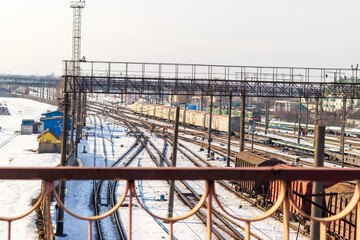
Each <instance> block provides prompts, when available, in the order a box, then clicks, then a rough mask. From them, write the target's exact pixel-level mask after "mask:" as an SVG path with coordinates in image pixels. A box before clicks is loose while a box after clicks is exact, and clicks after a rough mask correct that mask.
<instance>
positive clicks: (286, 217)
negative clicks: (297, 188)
mask: <svg viewBox="0 0 360 240" xmlns="http://www.w3.org/2000/svg"><path fill="white" fill-rule="evenodd" d="M289 184H290V183H288V182H285V181H282V191H284V192H285V198H284V202H283V218H284V219H283V225H284V240H288V239H289V230H290V229H289V228H290V227H289V225H290V200H289V191H288V190H289Z"/></svg>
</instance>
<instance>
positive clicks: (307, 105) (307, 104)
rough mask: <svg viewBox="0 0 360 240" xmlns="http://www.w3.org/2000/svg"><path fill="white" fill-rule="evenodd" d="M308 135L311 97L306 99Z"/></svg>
mask: <svg viewBox="0 0 360 240" xmlns="http://www.w3.org/2000/svg"><path fill="white" fill-rule="evenodd" d="M305 100H306V135H307V133H308V127H309V99H306V98H305Z"/></svg>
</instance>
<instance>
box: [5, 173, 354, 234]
mask: <svg viewBox="0 0 360 240" xmlns="http://www.w3.org/2000/svg"><path fill="white" fill-rule="evenodd" d="M359 178H360V169H334V168H311V169H310V168H281V167H262V168H210V169H209V168H206V169H205V168H203V169H197V168H80V167H61V168H4V167H2V168H0V179H2V180H34V179H40V180H43V181H44V186H45V191H42V194H41V196H40V197H39V200H38V202H37V203H36V204H35V205H34V207H33V208H32V209H30V210H29V211H28V212H26V213H24V214H22V215H20V216H17V217H11V218H9V217H4V216H2V217H0V220H1V221H7V222H8V239H11V230H12V229H11V223H12V222H13V221H16V220H18V219H20V218H23V217H25V216H26V215H28V214H30V213H31V212H32V211H34V210H35V209H36V208H37V207H38V206H39V205H40V202H41V201H42V200H43V199H44V197H45V196H47V198H46V199H47V200H48V201H50V199H51V197H50V196H51V194H53V195H54V196H55V199H56V201H57V202H58V205H59V206H60V207H61V208H63V209H64V210H65V211H67V212H68V213H69V214H70V215H72V216H74V217H76V218H80V219H83V220H85V221H88V222H89V231H88V234H89V236H88V238H89V239H91V237H92V234H91V231H92V222H93V221H95V220H99V219H102V218H105V217H107V216H109V215H110V214H112V213H113V212H114V211H116V210H117V209H118V208H119V207H120V206H121V204H122V203H123V202H124V200H125V198H126V197H128V198H129V206H128V207H129V226H128V230H129V232H128V236H129V239H131V236H132V231H133V227H132V214H131V213H132V212H131V209H132V207H133V206H134V204H133V200H135V201H138V204H139V205H140V206H141V207H143V208H144V206H143V205H142V203H141V201H140V200H139V198H138V195H137V194H136V187H135V183H134V181H135V180H202V181H205V182H206V187H205V190H204V192H203V194H202V197H201V199H200V201H199V202H198V203H197V205H196V206H195V207H194V208H193V209H192V210H190V211H189V213H187V214H185V215H183V216H180V217H175V218H166V217H160V216H155V215H154V214H153V213H150V212H148V210H147V209H146V208H144V209H145V211H147V212H148V213H149V214H151V215H152V216H154V217H156V218H157V219H160V220H166V221H167V222H168V223H169V226H170V231H169V238H170V239H172V235H173V228H174V227H176V226H174V224H175V223H176V222H177V221H179V220H182V219H185V218H188V217H189V216H191V215H192V214H194V213H195V212H196V211H198V210H199V209H200V208H201V207H202V206H203V205H204V204H205V203H206V204H207V209H208V211H207V239H211V235H212V231H211V229H212V211H211V210H210V209H212V206H213V204H214V203H215V202H216V203H217V204H218V206H219V207H220V208H222V210H223V211H224V212H226V213H227V214H228V215H230V216H232V215H231V213H229V212H227V211H226V210H225V209H224V208H223V207H222V204H221V202H220V201H219V199H218V195H217V194H216V191H215V181H216V180H256V181H257V180H261V181H264V180H279V181H280V182H281V193H280V195H279V197H278V200H277V202H276V203H274V205H273V206H272V207H271V208H270V209H269V210H268V211H267V212H265V213H264V214H263V216H260V217H254V218H240V217H238V216H232V217H233V218H234V219H236V220H239V221H243V222H244V225H245V236H244V237H245V239H250V232H251V228H250V223H251V222H254V221H260V220H262V219H265V218H267V217H270V216H271V215H272V214H273V213H275V212H276V211H277V210H278V209H279V208H280V207H282V212H283V227H284V228H283V229H284V233H283V236H284V239H289V221H290V207H293V208H296V209H297V210H298V211H299V212H300V214H302V215H303V216H305V217H307V218H309V219H313V220H315V221H318V222H320V236H321V237H320V239H323V240H325V239H326V236H327V224H328V223H329V222H331V221H335V220H337V219H341V218H343V217H344V216H346V215H347V214H349V213H350V212H351V210H352V209H354V208H355V207H357V211H358V212H357V216H356V223H357V224H356V226H360V225H359V222H360V213H359V212H360V201H359V200H360V192H359V188H360V185H359V183H358V182H357V184H356V187H355V191H354V194H353V197H352V199H351V201H350V202H349V203H348V205H347V206H346V208H345V209H343V210H342V211H341V212H339V213H337V214H336V215H334V216H331V217H325V218H312V217H311V216H308V215H307V214H306V213H305V212H304V211H302V210H301V209H299V208H298V207H297V206H296V204H295V203H294V200H293V194H292V193H291V191H290V185H291V181H295V180H311V181H329V180H331V181H350V180H356V179H359ZM90 179H99V180H125V181H127V186H126V189H125V191H124V193H123V195H122V196H121V197H120V199H119V200H118V203H117V204H116V205H115V206H114V207H113V208H112V209H111V210H110V211H108V212H107V213H105V214H102V215H99V216H90V217H86V216H79V215H76V214H75V213H72V212H71V211H70V210H69V209H67V208H66V207H65V206H64V205H63V203H62V202H61V201H60V198H59V196H58V195H57V191H56V190H55V186H54V182H55V181H57V180H90ZM47 206H50V204H48V205H47ZM47 212H48V214H50V209H48V211H47ZM46 220H47V221H48V222H47V224H46V227H48V228H52V225H51V218H50V215H49V216H47V218H46ZM48 232H51V230H49V231H48ZM49 239H50V236H49ZM355 239H360V231H356V238H355Z"/></svg>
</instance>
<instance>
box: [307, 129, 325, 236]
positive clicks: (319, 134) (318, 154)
mask: <svg viewBox="0 0 360 240" xmlns="http://www.w3.org/2000/svg"><path fill="white" fill-rule="evenodd" d="M315 131H316V141H315V157H314V167H323V166H324V147H325V126H316V130H315ZM322 191H323V184H322V182H314V183H313V189H312V193H313V194H320V193H321V192H322ZM312 201H313V202H315V203H316V204H318V205H322V196H314V197H312ZM321 215H322V213H321V209H320V208H318V207H316V206H315V205H313V204H312V205H311V216H312V217H321ZM319 237H320V223H319V222H315V221H311V227H310V239H311V240H318V239H319Z"/></svg>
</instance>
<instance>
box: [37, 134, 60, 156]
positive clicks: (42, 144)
mask: <svg viewBox="0 0 360 240" xmlns="http://www.w3.org/2000/svg"><path fill="white" fill-rule="evenodd" d="M37 140H38V142H39V149H38V153H60V152H61V139H60V136H57V135H56V134H55V133H54V132H53V131H51V130H50V129H46V130H45V131H43V132H42V133H40V134H39V135H38V137H37Z"/></svg>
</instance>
